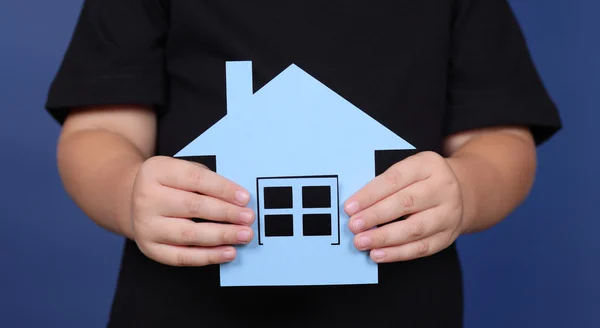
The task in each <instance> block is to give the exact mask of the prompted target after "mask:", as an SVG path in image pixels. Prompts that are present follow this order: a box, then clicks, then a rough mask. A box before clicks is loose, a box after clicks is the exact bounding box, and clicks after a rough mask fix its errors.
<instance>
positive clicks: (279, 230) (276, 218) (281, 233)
mask: <svg viewBox="0 0 600 328" xmlns="http://www.w3.org/2000/svg"><path fill="white" fill-rule="evenodd" d="M293 235H294V216H293V215H292V214H268V215H265V236H266V237H291V236H293Z"/></svg>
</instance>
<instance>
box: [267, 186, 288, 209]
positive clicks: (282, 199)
mask: <svg viewBox="0 0 600 328" xmlns="http://www.w3.org/2000/svg"><path fill="white" fill-rule="evenodd" d="M264 204H265V209H275V208H293V207H294V201H293V197H292V187H265V188H264Z"/></svg>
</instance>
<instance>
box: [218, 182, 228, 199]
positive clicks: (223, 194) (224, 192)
mask: <svg viewBox="0 0 600 328" xmlns="http://www.w3.org/2000/svg"><path fill="white" fill-rule="evenodd" d="M227 190H228V188H227V184H226V183H222V184H221V185H220V186H219V198H221V199H225V198H227Z"/></svg>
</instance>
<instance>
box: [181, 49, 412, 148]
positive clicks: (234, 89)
mask: <svg viewBox="0 0 600 328" xmlns="http://www.w3.org/2000/svg"><path fill="white" fill-rule="evenodd" d="M226 77H227V115H226V116H225V117H224V118H223V119H221V120H219V121H218V122H216V123H215V124H214V125H213V126H212V127H210V128H209V129H208V130H207V131H205V132H204V133H202V134H201V135H200V136H198V137H197V138H196V139H195V140H193V141H192V142H191V143H190V144H188V145H187V146H186V147H184V148H183V149H182V150H181V151H180V152H179V153H177V154H176V155H175V156H198V155H217V156H218V154H219V153H222V152H225V151H230V150H232V149H239V148H238V147H243V146H244V145H245V146H247V147H255V148H260V147H266V148H268V149H277V147H278V146H279V147H296V148H298V149H299V150H303V151H310V149H311V148H318V147H328V148H329V149H332V150H333V149H336V148H338V149H339V148H340V147H339V146H340V145H346V146H345V147H341V148H346V149H347V148H348V147H350V148H351V149H353V150H368V151H373V150H388V149H414V147H413V146H412V145H411V144H409V143H408V142H406V141H405V140H404V139H402V138H401V137H399V136H398V135H396V134H395V133H393V132H392V131H390V130H389V129H388V128H387V127H385V126H384V125H382V124H381V123H379V122H377V121H376V120H375V119H373V118H372V117H370V116H369V115H367V114H366V113H365V112H363V111H362V110H360V109H359V108H357V107H356V106H354V105H353V104H352V103H350V102H349V101H347V100H346V99H344V98H343V97H341V96H340V95H338V94H337V93H336V92H335V91H333V90H331V89H330V88H329V87H327V86H326V85H324V84H323V83H321V82H320V81H318V80H317V79H315V78H314V77H312V76H311V75H310V74H308V73H307V72H305V71H304V70H302V69H301V68H299V67H298V66H296V65H290V66H289V67H288V68H286V69H285V70H284V71H282V72H281V73H280V74H279V75H277V76H276V77H275V78H274V79H273V80H271V81H270V82H269V83H267V84H266V85H265V86H264V87H262V88H261V89H260V90H258V91H257V92H256V93H253V91H252V90H253V89H252V63H251V62H248V61H242V62H227V64H226Z"/></svg>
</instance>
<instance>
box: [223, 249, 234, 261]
mask: <svg viewBox="0 0 600 328" xmlns="http://www.w3.org/2000/svg"><path fill="white" fill-rule="evenodd" d="M234 256H235V255H234V253H233V251H225V252H223V258H224V259H226V260H233V257H234Z"/></svg>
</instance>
